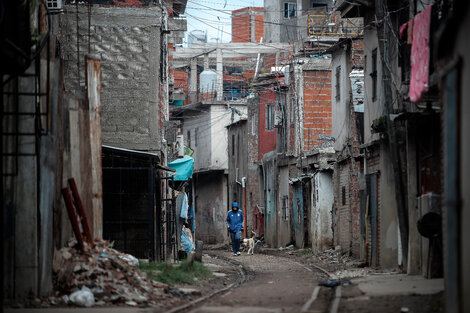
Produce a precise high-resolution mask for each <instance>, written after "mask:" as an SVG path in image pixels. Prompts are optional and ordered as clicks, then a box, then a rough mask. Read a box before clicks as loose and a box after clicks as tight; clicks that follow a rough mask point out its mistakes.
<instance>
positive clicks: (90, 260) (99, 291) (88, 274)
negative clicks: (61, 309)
mask: <svg viewBox="0 0 470 313" xmlns="http://www.w3.org/2000/svg"><path fill="white" fill-rule="evenodd" d="M76 243H77V242H76V240H75V239H72V240H70V241H69V242H68V244H67V245H66V247H64V248H62V249H61V250H56V251H55V253H54V261H53V271H54V276H53V277H54V289H55V290H56V294H55V297H49V298H46V300H47V301H48V302H47V303H48V304H50V305H57V304H62V305H64V304H65V305H69V304H71V303H73V304H75V305H77V306H86V307H90V306H93V305H97V306H104V305H110V304H121V305H124V304H126V305H129V306H140V305H144V306H145V305H149V304H152V305H154V304H156V303H157V302H161V300H163V299H169V298H170V297H173V296H174V295H175V293H174V292H173V293H170V292H169V287H168V285H166V284H163V283H160V282H157V281H154V280H148V279H147V278H146V277H147V276H146V273H141V272H140V270H139V260H138V259H137V258H135V257H134V256H132V255H130V254H126V253H121V252H119V251H117V250H114V249H113V248H112V244H110V243H109V242H108V241H96V242H95V243H94V246H90V245H88V244H87V243H86V242H85V243H84V244H85V249H84V250H85V251H83V252H82V251H81V250H80V249H76V248H75V247H76ZM134 304H135V305H134Z"/></svg>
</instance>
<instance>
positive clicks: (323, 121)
mask: <svg viewBox="0 0 470 313" xmlns="http://www.w3.org/2000/svg"><path fill="white" fill-rule="evenodd" d="M330 77H331V72H330V71H304V112H303V113H304V118H303V120H304V127H303V132H304V134H303V135H304V143H303V146H304V150H310V149H312V148H313V147H315V146H317V145H319V144H320V143H322V142H323V141H321V140H318V136H320V135H322V136H331V128H332V119H331V79H330Z"/></svg>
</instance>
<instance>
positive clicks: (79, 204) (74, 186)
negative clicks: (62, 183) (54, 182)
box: [68, 178, 93, 245]
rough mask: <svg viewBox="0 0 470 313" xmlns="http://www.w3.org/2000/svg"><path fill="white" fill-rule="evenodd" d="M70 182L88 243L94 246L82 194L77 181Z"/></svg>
mask: <svg viewBox="0 0 470 313" xmlns="http://www.w3.org/2000/svg"><path fill="white" fill-rule="evenodd" d="M68 182H69V186H70V189H71V190H72V196H73V200H74V201H75V204H76V208H77V213H78V215H79V216H80V220H81V223H82V229H83V231H84V232H85V236H86V239H87V242H88V243H89V244H90V245H93V237H92V236H91V232H90V227H89V226H88V219H87V217H86V214H85V210H84V209H83V204H82V199H81V198H80V194H79V193H78V188H77V184H76V183H75V179H73V178H70V179H69V180H68Z"/></svg>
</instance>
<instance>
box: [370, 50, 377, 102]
mask: <svg viewBox="0 0 470 313" xmlns="http://www.w3.org/2000/svg"><path fill="white" fill-rule="evenodd" d="M371 62H372V66H371V70H372V71H371V72H370V74H369V75H370V77H371V79H372V101H373V102H375V101H376V100H377V87H378V82H377V48H375V49H373V50H372V55H371Z"/></svg>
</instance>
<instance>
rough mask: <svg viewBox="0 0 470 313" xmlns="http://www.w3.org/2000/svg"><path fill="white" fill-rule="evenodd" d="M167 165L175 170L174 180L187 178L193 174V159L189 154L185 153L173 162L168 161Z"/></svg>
mask: <svg viewBox="0 0 470 313" xmlns="http://www.w3.org/2000/svg"><path fill="white" fill-rule="evenodd" d="M168 167H171V168H172V169H174V170H176V174H175V176H174V180H176V181H184V180H188V179H190V178H191V177H192V176H193V167H194V159H193V158H192V157H190V156H189V155H185V156H184V157H183V158H181V159H176V160H174V161H173V162H171V163H168Z"/></svg>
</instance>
